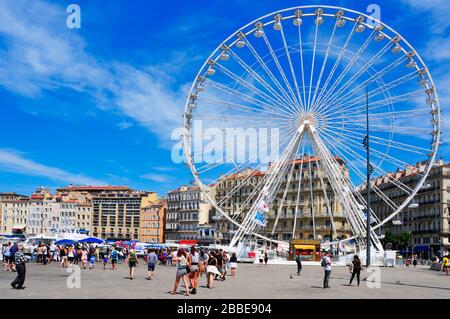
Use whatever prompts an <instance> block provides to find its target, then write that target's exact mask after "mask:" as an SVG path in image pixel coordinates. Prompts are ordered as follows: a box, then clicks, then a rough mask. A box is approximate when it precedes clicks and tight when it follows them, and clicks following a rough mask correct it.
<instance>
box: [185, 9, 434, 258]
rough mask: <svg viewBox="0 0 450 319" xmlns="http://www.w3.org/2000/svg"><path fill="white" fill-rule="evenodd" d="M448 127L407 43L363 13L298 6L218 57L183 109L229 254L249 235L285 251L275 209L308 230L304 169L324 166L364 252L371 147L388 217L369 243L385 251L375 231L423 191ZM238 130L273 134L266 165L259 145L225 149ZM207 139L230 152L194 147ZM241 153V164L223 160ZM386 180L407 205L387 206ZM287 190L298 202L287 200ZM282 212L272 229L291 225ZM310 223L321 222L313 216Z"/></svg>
mask: <svg viewBox="0 0 450 319" xmlns="http://www.w3.org/2000/svg"><path fill="white" fill-rule="evenodd" d="M367 114H368V115H369V128H370V137H369V138H368V139H367V136H366V135H367V134H366V133H367V132H366V125H367ZM440 123H441V113H440V106H439V98H438V94H437V90H436V87H435V85H434V82H433V79H432V77H431V74H430V73H429V70H428V69H427V67H426V66H425V64H424V62H423V60H422V59H421V57H420V55H419V54H418V52H417V51H416V50H414V48H413V47H412V46H411V45H410V44H409V43H408V42H407V40H406V39H405V38H403V37H402V36H401V35H400V34H398V33H397V32H396V31H395V30H393V29H392V28H391V27H389V26H388V25H386V24H384V23H383V22H381V21H379V20H377V19H374V18H372V17H369V16H367V15H366V14H363V13H360V12H357V11H354V10H349V9H345V8H341V7H334V6H299V7H293V8H288V9H284V10H280V11H277V12H273V13H270V14H267V15H265V16H263V17H260V18H258V19H256V20H254V21H252V22H250V23H248V24H247V25H245V26H243V27H242V28H240V29H239V30H237V31H236V32H234V33H233V34H232V35H231V36H229V37H228V38H227V39H225V41H223V42H222V43H221V44H220V45H219V46H218V47H217V49H216V50H214V51H213V52H212V54H211V55H210V56H209V57H208V59H207V60H206V62H205V63H204V64H203V66H202V67H201V69H200V71H199V72H198V74H197V77H196V78H195V80H194V82H193V83H192V86H191V89H190V93H189V95H188V98H187V101H186V106H185V111H184V134H183V143H184V152H185V156H186V160H187V163H188V165H189V166H190V169H191V171H192V174H193V176H194V178H195V180H196V183H197V184H198V186H199V187H200V188H201V189H202V191H203V192H204V194H205V196H206V197H207V199H208V200H209V201H210V202H211V204H212V205H213V206H214V208H215V210H216V211H217V213H218V214H220V215H221V216H222V217H223V218H224V219H226V220H227V222H229V223H231V224H233V225H235V226H236V231H235V232H234V233H233V238H232V240H231V244H230V246H234V245H236V244H237V243H239V242H240V241H242V240H244V239H245V237H246V236H249V235H252V236H256V237H258V238H261V239H265V240H268V241H273V242H283V239H281V240H280V239H274V238H273V237H271V236H268V235H267V234H268V233H270V231H268V230H267V229H265V227H266V224H265V222H264V221H265V219H266V218H267V217H268V214H269V211H270V210H271V208H273V207H274V205H275V204H276V205H277V206H278V207H280V205H281V206H283V205H288V206H290V207H291V208H293V212H295V217H294V225H293V228H294V229H293V231H292V234H293V237H294V238H295V234H296V228H297V229H298V228H299V227H301V226H299V225H298V224H296V222H295V221H296V220H297V211H298V207H299V205H303V206H304V205H305V202H309V203H312V204H311V207H312V205H313V203H314V196H315V195H314V193H313V192H312V191H311V192H310V198H308V199H306V198H303V196H301V197H300V193H301V192H302V194H303V191H301V188H302V187H304V190H306V189H307V187H306V186H305V183H306V180H304V181H303V182H302V176H304V175H308V173H309V174H310V175H311V167H310V165H306V164H305V163H306V162H307V159H311V158H315V159H317V161H316V165H317V170H318V171H319V176H316V178H319V179H320V180H321V182H318V183H317V185H320V186H319V188H322V190H323V195H324V197H325V206H327V207H329V206H330V199H329V197H330V195H332V196H333V198H335V199H336V200H337V201H338V202H339V205H340V206H341V208H342V211H343V214H344V216H345V218H346V220H347V221H348V224H349V225H350V230H351V233H352V235H353V238H355V239H356V240H357V241H358V243H359V245H360V246H361V247H364V245H365V242H364V240H363V238H364V237H365V236H366V230H365V224H366V221H365V219H366V217H365V216H367V215H366V214H365V212H366V207H367V203H366V200H365V195H364V191H365V189H366V188H365V183H366V164H367V162H366V157H365V156H366V149H365V146H366V145H367V144H366V143H367V142H370V152H371V157H370V167H371V169H372V171H373V172H372V181H373V182H372V183H371V188H372V197H373V198H374V199H376V200H378V201H382V202H384V203H385V204H386V207H387V208H388V209H389V212H388V214H387V216H386V215H384V217H383V218H381V217H380V216H378V215H377V214H375V213H374V212H373V211H372V215H373V216H374V218H375V222H374V224H373V225H372V228H371V233H370V237H371V241H372V244H373V246H374V247H375V248H376V249H377V250H381V251H382V250H383V247H382V245H381V243H380V239H379V236H378V235H377V234H376V233H375V230H376V229H377V228H379V227H381V226H382V225H384V224H386V223H387V222H389V221H391V220H392V219H393V218H394V217H395V216H396V215H397V214H399V213H400V212H401V211H402V210H403V209H404V208H405V207H406V206H407V205H408V204H409V203H411V201H412V199H413V197H414V196H415V194H416V193H417V192H418V190H419V189H420V188H421V187H422V185H423V184H424V181H425V179H426V177H427V175H428V174H429V172H430V170H431V168H432V166H433V164H434V162H435V157H436V154H437V150H438V147H439V145H440V143H441V142H440ZM199 127H201V128H199ZM230 128H240V129H241V130H244V131H245V130H248V129H253V130H254V131H256V132H264V133H265V132H271V133H268V135H269V137H270V138H272V137H277V143H275V146H274V145H272V146H270V147H269V148H270V150H269V152H263V153H264V154H263V155H261V152H260V151H259V144H258V145H255V143H251V142H250V143H249V142H248V138H249V134H247V135H246V134H244V135H243V136H238V137H237V138H236V139H231V138H230V139H228V138H227V137H228V136H227V134H228V135H229V134H231V133H230V132H233V134H234V133H235V131H233V130H231V131H230ZM208 130H210V131H209V132H210V133H211V132H215V133H218V132H221V133H223V134H224V137H223V138H222V139H221V140H219V141H217V140H216V141H215V143H213V146H218V148H222V151H221V150H218V149H215V151H214V152H211V145H208V147H209V148H208V147H207V148H206V149H205V148H202V147H198V145H195V143H194V140H195V139H196V138H199V137H198V136H196V134H198V132H206V131H208ZM206 135H208V134H206ZM210 135H211V134H210ZM210 137H211V136H209V138H210ZM200 138H205V136H204V135H203V136H202V137H200ZM236 144H237V146H238V149H239V146H241V148H240V153H239V152H238V153H239V154H237V155H238V156H239V155H242V156H241V157H242V158H243V159H242V158H241V159H240V160H236V157H235V156H230V155H229V154H228V153H227V152H226V150H228V149H230V148H233V147H235V146H236ZM223 150H225V151H223ZM275 150H276V151H277V152H272V151H275ZM265 151H267V148H266V149H265ZM212 153H214V154H213V155H214V156H211V155H212ZM274 153H276V156H274V155H273V154H274ZM205 155H208V156H209V158H205ZM234 155H236V154H234ZM208 156H206V157H208ZM309 162H310V161H309ZM416 162H421V163H422V167H421V169H418V168H417V167H415V166H414V167H412V165H415V163H416ZM343 163H344V164H343ZM343 166H345V169H343ZM406 169H409V170H412V171H413V173H414V175H415V176H416V178H415V179H414V180H413V181H409V182H408V183H406V182H404V181H402V180H401V179H398V178H396V176H395V174H393V173H392V172H396V171H398V170H406ZM256 175H258V176H259V177H260V178H258V179H256V178H255V176H256ZM232 176H240V177H239V178H238V179H236V180H235V181H234V183H231V184H230V186H229V187H228V188H226V190H225V191H222V193H221V194H214V193H211V192H210V187H211V186H216V185H219V184H220V183H221V182H223V181H224V180H227V179H229V178H230V177H232ZM291 177H292V178H291ZM377 178H382V179H383V181H384V183H385V184H388V185H389V187H390V188H392V189H393V190H394V193H395V192H396V194H400V195H401V196H400V198H401V201H399V200H393V199H392V198H390V197H389V196H387V195H386V193H385V192H384V191H383V190H382V189H380V187H379V186H377V185H378V184H377V183H376V182H375V181H376V179H377ZM324 180H326V181H327V182H324ZM309 182H311V179H310V181H309ZM249 185H250V186H251V189H250V191H248V192H247V188H248V186H249ZM290 189H295V190H296V193H297V197H295V196H294V197H293V198H292V199H289V198H287V197H288V196H286V194H287V192H288V190H290ZM310 189H312V187H311V188H310ZM244 191H245V192H244ZM319 191H320V190H319ZM242 193H245V197H244V198H243V200H242V201H240V202H239V205H235V206H233V207H234V208H232V209H231V211H230V208H229V207H230V206H229V205H230V200H231V201H232V200H233V198H235V197H236V196H237V194H240V195H242ZM327 194H328V196H327ZM397 197H398V196H397ZM232 204H233V203H232ZM280 211H281V210H278V211H277V212H275V213H273V218H274V220H275V225H276V223H278V222H280V220H282V219H283V216H282V215H281V212H280ZM310 213H311V214H312V215H313V216H312V217H314V210H313V209H311V212H310ZM330 218H331V219H332V216H331V215H330ZM273 229H275V227H273ZM272 233H273V232H272ZM314 236H315V235H314Z"/></svg>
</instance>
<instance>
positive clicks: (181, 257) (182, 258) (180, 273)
mask: <svg viewBox="0 0 450 319" xmlns="http://www.w3.org/2000/svg"><path fill="white" fill-rule="evenodd" d="M173 262H174V264H176V265H177V274H176V278H175V284H174V285H173V291H171V292H170V293H171V294H172V295H175V294H176V293H177V289H178V284H179V283H180V279H181V278H183V282H184V286H185V288H186V293H185V294H186V296H189V284H188V278H187V277H188V273H189V272H190V269H189V267H190V265H189V261H188V258H187V254H186V251H185V250H184V249H183V248H180V249H179V250H178V253H177V255H176V256H175V257H174V258H173Z"/></svg>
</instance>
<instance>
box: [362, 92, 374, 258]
mask: <svg viewBox="0 0 450 319" xmlns="http://www.w3.org/2000/svg"><path fill="white" fill-rule="evenodd" d="M363 145H364V147H365V148H366V155H367V161H366V165H367V172H366V173H367V175H366V187H367V190H366V192H367V194H366V196H367V198H366V202H367V205H366V206H367V209H366V267H369V266H370V217H371V212H370V175H371V174H372V171H373V167H372V165H371V164H370V144H369V91H368V86H366V136H365V137H364V141H363Z"/></svg>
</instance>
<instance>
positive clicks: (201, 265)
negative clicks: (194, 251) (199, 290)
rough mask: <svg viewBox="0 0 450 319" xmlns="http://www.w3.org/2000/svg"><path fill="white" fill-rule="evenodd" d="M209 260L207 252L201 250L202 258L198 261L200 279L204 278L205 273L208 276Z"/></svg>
mask: <svg viewBox="0 0 450 319" xmlns="http://www.w3.org/2000/svg"><path fill="white" fill-rule="evenodd" d="M207 260H208V254H206V252H205V250H204V249H202V250H200V258H199V260H198V272H199V273H200V277H203V273H205V274H206V261H207Z"/></svg>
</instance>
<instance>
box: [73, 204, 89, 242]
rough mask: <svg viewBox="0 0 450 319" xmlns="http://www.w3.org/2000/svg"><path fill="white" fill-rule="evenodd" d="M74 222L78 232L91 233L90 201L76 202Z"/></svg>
mask: <svg viewBox="0 0 450 319" xmlns="http://www.w3.org/2000/svg"><path fill="white" fill-rule="evenodd" d="M75 223H76V227H77V229H78V230H79V232H81V233H85V234H88V235H90V234H92V203H78V204H77V206H76V220H75Z"/></svg>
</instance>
